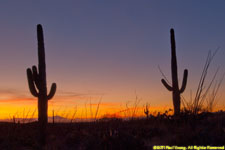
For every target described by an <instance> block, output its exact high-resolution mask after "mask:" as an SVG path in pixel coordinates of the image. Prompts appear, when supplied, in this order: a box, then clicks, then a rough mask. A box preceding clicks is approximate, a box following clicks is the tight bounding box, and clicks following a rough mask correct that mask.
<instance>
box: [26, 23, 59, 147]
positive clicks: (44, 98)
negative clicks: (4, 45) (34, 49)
mask: <svg viewBox="0 0 225 150" xmlns="http://www.w3.org/2000/svg"><path fill="white" fill-rule="evenodd" d="M37 39H38V70H37V67H36V66H33V67H32V69H30V68H28V69H27V79H28V85H29V89H30V92H31V94H32V95H33V96H35V97H38V122H39V126H40V140H41V143H42V144H43V145H44V144H45V136H46V125H47V122H48V100H50V99H51V98H52V97H53V96H54V94H55V91H56V84H55V83H53V84H52V86H51V90H50V92H49V94H47V85H46V64H45V48H44V36H43V30H42V26H41V25H37Z"/></svg>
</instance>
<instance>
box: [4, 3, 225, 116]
mask: <svg viewBox="0 0 225 150" xmlns="http://www.w3.org/2000/svg"><path fill="white" fill-rule="evenodd" d="M0 19H1V23H0V73H1V74H0V119H4V118H9V117H10V116H13V115H19V116H20V117H21V116H22V115H23V112H26V113H28V112H29V111H30V114H32V112H34V111H35V109H36V106H37V99H36V98H34V97H33V96H32V95H31V94H30V92H29V89H28V84H27V78H26V69H27V68H28V67H31V66H32V65H37V63H38V62H37V39H36V25H37V24H42V26H43V29H44V38H45V48H46V63H47V64H46V65H47V81H48V82H47V84H48V89H49V86H50V85H51V83H53V82H56V83H57V92H56V95H55V96H54V98H53V99H52V100H51V101H50V102H49V115H51V111H52V110H53V109H54V110H55V111H56V112H58V113H59V114H69V115H70V116H71V115H72V114H73V113H74V111H75V110H76V109H77V110H78V111H77V114H76V115H77V117H84V116H85V115H87V114H86V111H89V109H93V112H95V111H94V110H95V109H96V107H97V104H98V102H99V101H100V107H99V113H100V115H103V114H113V113H116V112H120V111H122V110H124V109H126V104H127V105H128V106H129V107H131V108H132V107H133V106H134V103H135V100H136V97H137V99H138V100H140V103H139V104H138V108H141V107H142V106H143V105H144V104H146V103H149V104H150V109H152V110H154V111H155V110H163V109H167V108H172V98H171V97H172V96H171V94H172V93H171V92H169V91H167V89H166V88H165V87H164V86H163V85H162V84H161V81H160V80H161V78H162V75H161V73H160V71H159V69H158V66H160V68H161V70H162V71H163V72H164V74H165V75H166V76H167V78H168V79H169V80H170V81H171V71H170V59H171V56H170V33H169V30H170V28H174V30H175V38H176V45H177V60H178V70H179V73H178V77H179V79H180V84H181V82H182V78H183V70H184V69H185V68H187V69H188V70H189V77H188V83H187V87H186V90H185V92H184V94H183V96H184V97H185V98H186V99H190V91H192V93H193V96H194V93H195V90H196V88H197V84H198V81H199V78H200V75H201V72H202V70H203V66H204V63H205V60H206V57H207V53H208V51H209V50H212V51H215V50H216V49H217V48H218V47H219V51H218V53H217V55H216V56H215V58H214V60H213V62H212V64H211V67H210V69H209V74H208V77H207V81H210V79H211V78H212V75H213V74H214V73H215V71H216V69H217V68H218V67H220V70H219V73H218V77H217V80H219V79H220V78H221V76H222V74H223V73H224V72H225V1H224V0H217V1H212V0H199V1H195V0H189V1H180V0H171V1H163V0H161V1H151V0H142V1H138V0H124V1H120V0H113V1H104V0H95V1H93V0H76V1H74V0H66V1H62V0H48V1H45V0H38V1H34V0H33V1H30V0H19V1H9V0H3V1H1V2H0ZM207 83H208V82H207ZM223 91H225V81H224V82H223V83H222V85H221V88H220V91H219V93H218V97H217V100H218V108H219V109H222V108H224V107H225V94H224V92H223ZM90 104H91V107H90ZM85 107H86V108H85ZM34 116H35V115H34ZM88 116H90V114H88ZM64 117H65V116H64Z"/></svg>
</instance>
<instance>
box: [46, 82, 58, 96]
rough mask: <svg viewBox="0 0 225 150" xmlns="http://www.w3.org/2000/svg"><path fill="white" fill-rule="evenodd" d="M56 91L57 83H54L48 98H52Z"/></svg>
mask: <svg viewBox="0 0 225 150" xmlns="http://www.w3.org/2000/svg"><path fill="white" fill-rule="evenodd" d="M55 91H56V83H53V84H52V86H51V90H50V92H49V94H48V96H47V99H48V100H50V99H52V97H53V96H54V95H55Z"/></svg>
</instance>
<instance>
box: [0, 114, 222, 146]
mask: <svg viewBox="0 0 225 150" xmlns="http://www.w3.org/2000/svg"><path fill="white" fill-rule="evenodd" d="M0 132H1V134H0V149H17V150H24V149H34V150H35V149H39V148H40V147H39V143H38V142H37V141H36V135H37V134H38V123H36V122H33V123H27V124H18V123H16V124H15V123H0ZM224 141H225V112H222V111H221V112H216V113H200V114H198V115H193V114H187V113H183V112H181V113H180V118H177V117H174V116H172V115H168V114H167V112H165V113H163V114H159V115H158V116H152V115H149V118H148V119H146V118H136V119H134V118H133V119H130V120H124V119H119V118H108V119H107V118H102V119H98V120H96V121H94V122H75V123H55V124H52V123H49V124H47V142H46V146H45V149H50V150H51V149H53V150H72V149H80V150H89V149H91V150H105V149H107V150H115V149H116V150H125V149H129V150H131V149H132V150H133V149H135V150H145V149H150V150H151V149H152V146H154V145H170V146H171V145H179V146H188V145H217V146H222V145H224Z"/></svg>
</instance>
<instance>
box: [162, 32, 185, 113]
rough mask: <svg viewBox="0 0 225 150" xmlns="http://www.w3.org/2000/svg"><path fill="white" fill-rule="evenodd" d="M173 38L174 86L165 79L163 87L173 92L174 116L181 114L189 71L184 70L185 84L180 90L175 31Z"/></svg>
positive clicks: (172, 68) (172, 71)
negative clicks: (181, 102)
mask: <svg viewBox="0 0 225 150" xmlns="http://www.w3.org/2000/svg"><path fill="white" fill-rule="evenodd" d="M170 38H171V74H172V86H170V85H169V84H168V83H167V82H166V81H165V80H164V79H162V80H161V81H162V83H163V85H164V86H165V87H166V88H167V89H168V90H169V91H172V93H173V94H172V95H173V106H174V115H179V114H180V94H181V93H183V92H184V90H185V88H186V85H187V77H188V70H187V69H185V70H184V75H183V83H182V86H181V88H180V89H179V84H178V77H177V76H178V75H177V57H176V45H175V36H174V30H173V29H171V30H170Z"/></svg>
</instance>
